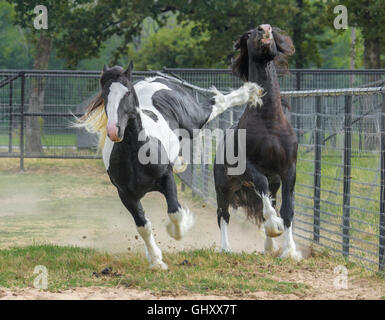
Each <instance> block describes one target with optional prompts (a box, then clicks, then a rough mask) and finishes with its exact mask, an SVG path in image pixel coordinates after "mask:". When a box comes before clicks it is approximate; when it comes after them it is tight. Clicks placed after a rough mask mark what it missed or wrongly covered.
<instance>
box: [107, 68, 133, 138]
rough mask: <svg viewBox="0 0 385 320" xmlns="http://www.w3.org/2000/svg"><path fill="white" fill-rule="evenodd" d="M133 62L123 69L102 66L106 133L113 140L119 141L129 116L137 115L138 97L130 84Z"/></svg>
mask: <svg viewBox="0 0 385 320" xmlns="http://www.w3.org/2000/svg"><path fill="white" fill-rule="evenodd" d="M132 69H133V63H132V61H131V62H130V64H129V66H128V68H127V69H126V70H124V69H123V68H121V67H119V66H115V67H112V68H108V67H107V66H106V65H105V66H104V67H103V72H102V76H101V78H100V85H101V87H102V92H101V96H102V99H103V101H104V107H105V112H106V115H107V118H108V121H107V135H108V137H109V138H110V139H111V140H112V141H114V142H121V141H122V140H123V137H124V130H125V129H126V126H127V122H128V120H129V119H130V118H134V117H136V115H137V112H136V108H137V106H138V99H137V97H136V94H135V90H134V87H133V85H132Z"/></svg>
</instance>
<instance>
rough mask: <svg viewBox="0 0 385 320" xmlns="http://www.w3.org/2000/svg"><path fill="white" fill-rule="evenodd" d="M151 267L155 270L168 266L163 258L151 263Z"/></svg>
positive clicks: (164, 268)
mask: <svg viewBox="0 0 385 320" xmlns="http://www.w3.org/2000/svg"><path fill="white" fill-rule="evenodd" d="M150 269H153V270H167V269H168V266H167V264H165V263H164V262H163V261H162V260H157V261H155V262H153V263H151V264H150Z"/></svg>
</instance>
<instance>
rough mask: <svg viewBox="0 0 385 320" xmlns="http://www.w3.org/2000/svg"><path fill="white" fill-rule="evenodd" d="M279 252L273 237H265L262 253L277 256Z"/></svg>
mask: <svg viewBox="0 0 385 320" xmlns="http://www.w3.org/2000/svg"><path fill="white" fill-rule="evenodd" d="M280 252H281V249H280V248H279V247H278V246H277V245H276V243H275V241H274V239H272V238H269V237H268V238H266V240H265V247H264V250H263V254H265V255H271V256H273V257H278V256H279V254H280Z"/></svg>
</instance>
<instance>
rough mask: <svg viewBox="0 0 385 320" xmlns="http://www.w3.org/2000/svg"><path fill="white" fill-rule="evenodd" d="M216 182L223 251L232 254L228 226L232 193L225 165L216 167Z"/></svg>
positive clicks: (218, 219) (218, 218)
mask: <svg viewBox="0 0 385 320" xmlns="http://www.w3.org/2000/svg"><path fill="white" fill-rule="evenodd" d="M214 181H215V191H216V195H217V221H218V227H219V230H220V232H221V250H222V251H223V252H231V247H230V242H229V237H228V234H227V226H228V224H229V222H230V213H229V205H230V197H231V195H232V192H231V185H229V181H228V179H227V176H226V170H225V167H224V165H220V164H216V165H215V166H214Z"/></svg>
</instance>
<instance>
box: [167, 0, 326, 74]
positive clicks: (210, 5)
mask: <svg viewBox="0 0 385 320" xmlns="http://www.w3.org/2000/svg"><path fill="white" fill-rule="evenodd" d="M164 1H165V2H166V3H167V2H169V4H170V6H169V8H171V7H172V8H173V10H175V11H179V12H180V13H181V14H180V16H179V19H180V21H184V20H192V21H197V22H199V23H200V24H199V28H196V29H195V32H202V31H208V32H209V33H210V38H211V39H210V41H209V42H208V43H207V47H206V55H207V56H208V57H209V59H210V60H211V62H212V63H213V64H215V63H218V61H220V62H221V63H222V64H226V65H227V64H228V63H229V62H230V59H231V57H232V56H233V54H234V51H233V48H232V44H233V42H234V41H235V40H236V39H237V37H238V36H240V35H241V34H242V33H243V32H245V31H247V30H249V29H252V28H255V27H256V26H258V25H259V24H262V23H269V24H271V25H272V26H276V27H279V28H281V29H283V30H285V31H287V32H288V33H289V35H291V36H292V38H293V41H294V45H295V47H296V49H297V53H296V54H295V55H294V56H293V61H294V64H295V66H297V67H299V68H302V67H304V66H308V65H309V64H311V63H314V64H316V65H320V63H321V60H320V55H319V49H320V48H323V47H325V46H326V45H329V44H330V41H329V40H328V39H324V38H322V36H321V35H322V34H323V30H322V29H320V28H319V27H318V25H317V17H318V16H319V15H320V14H321V13H322V10H323V3H322V2H314V1H311V0H237V1H234V0H221V1H219V0H195V1H185V0H174V1H167V0H164ZM171 4H172V5H171Z"/></svg>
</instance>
